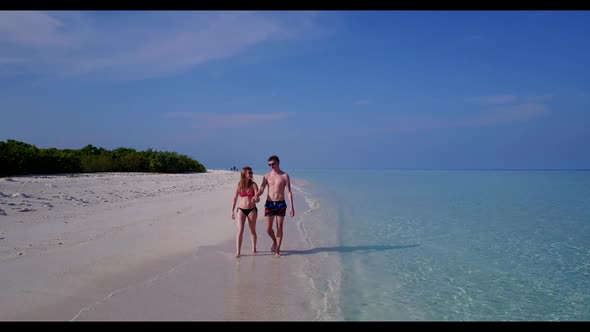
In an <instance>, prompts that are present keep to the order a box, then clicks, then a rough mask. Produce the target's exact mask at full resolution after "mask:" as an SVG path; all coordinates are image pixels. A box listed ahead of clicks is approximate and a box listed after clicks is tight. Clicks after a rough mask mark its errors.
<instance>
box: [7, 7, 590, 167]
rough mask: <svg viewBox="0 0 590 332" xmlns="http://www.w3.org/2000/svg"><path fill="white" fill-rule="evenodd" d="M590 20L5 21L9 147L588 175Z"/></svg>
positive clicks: (213, 160) (111, 17) (430, 15)
mask: <svg viewBox="0 0 590 332" xmlns="http://www.w3.org/2000/svg"><path fill="white" fill-rule="evenodd" d="M589 34H590V12H567V11H558V12H545V11H489V12H487V11H480V12H478V11H458V12H453V11H325V12H324V11H319V12H311V11H310V12H307V11H294V12H273V11H264V12H249V11H240V12H231V11H217V12H206V11H196V12H190V11H183V12H169V11H168V12H157V11H146V12H128V11H126V12H116V11H112V12H109V11H104V12H73V11H63V12H60V11H57V12H11V11H4V12H0V100H1V104H0V107H1V108H0V117H1V119H0V140H6V139H16V140H19V141H24V142H27V143H31V144H34V145H36V146H37V147H39V148H49V147H57V148H73V149H79V148H82V147H83V146H85V145H87V144H93V145H95V146H101V147H105V148H107V149H114V148H117V147H131V148H135V149H137V150H145V149H147V148H150V147H151V148H153V149H156V150H167V151H176V152H178V153H181V154H187V155H189V156H191V157H193V158H195V159H196V160H198V161H200V162H201V163H203V164H204V165H205V166H206V167H208V168H226V169H228V168H230V167H231V166H234V165H235V166H238V167H241V166H243V165H250V166H253V167H254V168H255V171H257V172H262V171H266V169H267V168H268V167H266V159H267V157H268V156H270V155H271V154H277V155H279V157H280V158H281V161H282V163H281V164H282V167H283V168H285V169H296V168H314V169H315V168H443V169H444V168H590V144H589V142H590V130H588V128H590V65H589V64H590V63H589V62H590V61H589V60H588V59H590V39H589V38H588V35H589Z"/></svg>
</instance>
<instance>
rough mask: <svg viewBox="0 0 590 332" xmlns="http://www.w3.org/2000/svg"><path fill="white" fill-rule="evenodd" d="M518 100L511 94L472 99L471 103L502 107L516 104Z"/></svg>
mask: <svg viewBox="0 0 590 332" xmlns="http://www.w3.org/2000/svg"><path fill="white" fill-rule="evenodd" d="M517 99H518V98H517V97H516V96H514V95H510V94H498V95H490V96H479V97H473V98H471V101H473V102H475V103H478V104H484V105H501V104H509V103H512V102H515V101H516V100H517Z"/></svg>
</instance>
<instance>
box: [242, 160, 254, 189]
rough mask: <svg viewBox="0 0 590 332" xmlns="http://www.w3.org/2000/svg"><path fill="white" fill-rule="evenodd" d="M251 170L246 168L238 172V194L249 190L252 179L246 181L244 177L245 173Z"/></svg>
mask: <svg viewBox="0 0 590 332" xmlns="http://www.w3.org/2000/svg"><path fill="white" fill-rule="evenodd" d="M251 171H252V168H251V167H248V166H244V167H242V171H241V172H240V182H239V183H238V189H239V191H240V192H245V191H247V190H248V188H250V186H251V185H252V182H253V181H252V179H248V178H247V177H246V173H247V172H251Z"/></svg>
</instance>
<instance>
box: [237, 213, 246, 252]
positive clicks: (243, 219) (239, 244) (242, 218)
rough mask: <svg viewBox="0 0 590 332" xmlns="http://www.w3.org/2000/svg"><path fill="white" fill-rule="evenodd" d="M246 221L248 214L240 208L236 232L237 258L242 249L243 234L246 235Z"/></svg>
mask: <svg viewBox="0 0 590 332" xmlns="http://www.w3.org/2000/svg"><path fill="white" fill-rule="evenodd" d="M245 222H246V215H245V214H244V212H242V210H240V209H238V223H237V226H238V233H237V234H236V258H238V257H240V253H241V251H242V235H244V223H245Z"/></svg>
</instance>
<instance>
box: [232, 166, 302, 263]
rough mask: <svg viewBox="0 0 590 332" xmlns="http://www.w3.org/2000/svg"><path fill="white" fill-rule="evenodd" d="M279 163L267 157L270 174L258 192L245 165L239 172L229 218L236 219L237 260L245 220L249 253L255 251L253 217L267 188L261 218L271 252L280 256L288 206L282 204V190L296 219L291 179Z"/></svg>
mask: <svg viewBox="0 0 590 332" xmlns="http://www.w3.org/2000/svg"><path fill="white" fill-rule="evenodd" d="M279 164H280V161H279V157H277V156H270V157H269V158H268V166H269V167H270V168H271V171H270V172H268V173H266V174H264V178H263V179H262V185H261V186H260V189H259V188H258V185H257V184H256V182H254V180H253V177H254V173H253V172H252V168H250V167H248V166H245V167H243V168H242V172H241V173H240V182H239V183H238V186H237V187H236V191H235V194H234V198H233V204H232V208H231V218H232V219H235V218H236V212H237V217H238V223H237V226H238V233H237V235H236V258H237V257H240V253H241V249H242V235H243V234H244V224H245V223H246V219H248V226H249V228H250V234H251V239H252V252H253V253H255V252H256V240H257V236H256V218H257V217H258V208H256V203H258V202H259V201H260V196H261V195H262V194H263V193H264V189H265V188H266V187H267V186H268V195H267V196H266V203H265V204H264V217H265V219H266V232H267V233H268V236H270V238H271V240H272V247H271V249H270V250H271V251H272V252H274V253H275V255H277V256H280V255H281V254H280V252H281V243H282V242H283V221H285V214H286V212H287V203H286V202H285V189H286V190H287V196H288V198H289V204H290V207H291V209H290V210H289V214H290V216H291V217H293V216H295V210H294V208H293V193H292V192H291V180H290V179H289V174H287V173H285V172H283V171H282V170H281V168H280V167H279ZM238 196H239V197H241V199H240V203H239V204H238V209H237V211H236V202H237V200H238ZM275 220H276V221H277V231H276V233H275V231H274V229H273V223H274V221H275Z"/></svg>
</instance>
